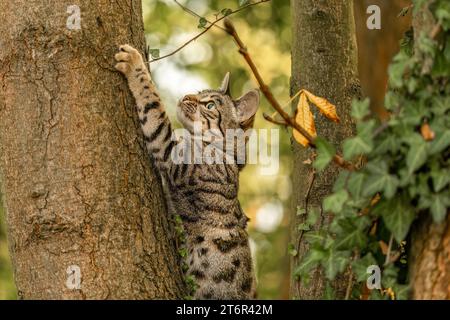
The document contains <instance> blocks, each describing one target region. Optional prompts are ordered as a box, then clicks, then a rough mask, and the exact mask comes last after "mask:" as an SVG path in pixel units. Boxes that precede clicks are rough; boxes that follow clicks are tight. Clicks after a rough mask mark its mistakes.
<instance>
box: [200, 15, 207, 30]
mask: <svg viewBox="0 0 450 320" xmlns="http://www.w3.org/2000/svg"><path fill="white" fill-rule="evenodd" d="M207 23H208V21H207V20H206V19H205V18H203V17H201V18H200V19H199V20H198V28H199V29H201V28H204V27H205V26H206V24H207Z"/></svg>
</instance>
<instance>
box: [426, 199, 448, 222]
mask: <svg viewBox="0 0 450 320" xmlns="http://www.w3.org/2000/svg"><path fill="white" fill-rule="evenodd" d="M448 203H449V201H448V197H447V196H446V195H444V194H435V195H433V196H432V197H431V205H430V210H431V214H432V216H433V220H434V222H436V223H441V222H442V221H444V219H445V217H446V215H447V208H446V205H448Z"/></svg>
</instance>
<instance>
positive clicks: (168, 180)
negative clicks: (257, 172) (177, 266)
mask: <svg viewBox="0 0 450 320" xmlns="http://www.w3.org/2000/svg"><path fill="white" fill-rule="evenodd" d="M115 59H116V60H117V64H116V66H115V68H116V69H117V70H118V71H120V72H121V73H122V74H123V75H124V76H125V77H126V79H127V80H128V86H129V88H130V90H131V92H132V93H133V96H134V98H135V100H136V103H137V112H138V116H139V121H140V123H141V126H142V131H143V134H144V139H145V143H146V146H147V149H148V152H149V154H150V156H151V159H152V161H153V163H154V166H155V167H156V169H157V170H158V171H159V174H160V175H161V177H162V180H163V182H164V183H163V184H164V185H165V190H166V197H167V198H168V204H169V211H170V212H173V213H174V214H178V215H179V216H180V217H181V219H182V221H183V228H184V231H185V234H186V249H187V252H188V256H187V265H188V270H187V274H188V275H191V276H193V277H194V278H195V282H196V284H197V290H196V291H195V293H194V298H195V299H252V298H255V295H256V288H255V287H256V282H255V276H254V272H253V264H252V259H251V253H250V247H249V239H248V234H247V231H246V225H247V221H248V218H247V216H246V215H245V214H244V213H243V211H242V209H241V206H240V203H239V200H238V186H239V171H240V170H241V169H242V167H243V165H242V164H239V163H236V162H234V163H228V162H222V163H213V164H205V163H203V164H197V163H192V164H185V163H175V162H174V161H173V159H172V156H171V154H172V152H173V150H174V148H175V147H176V146H178V144H177V142H175V140H174V139H172V136H173V131H172V127H171V123H170V121H169V119H168V117H167V114H166V112H165V109H164V107H163V105H162V103H161V100H160V97H159V95H158V93H157V92H156V88H155V85H154V84H153V82H152V79H151V74H150V72H149V70H148V69H147V67H146V64H145V62H144V60H143V58H142V55H141V54H140V53H139V52H138V51H137V50H136V49H134V48H133V47H131V46H129V45H123V46H120V48H119V52H118V53H117V54H116V55H115ZM229 79H230V77H229V73H227V75H226V76H225V78H224V80H223V82H222V86H221V87H220V89H219V90H204V91H201V92H199V93H197V94H190V95H186V96H185V97H184V98H182V99H181V100H180V102H179V103H178V106H177V117H178V119H179V121H180V123H181V124H182V125H183V126H184V128H185V129H187V130H188V131H189V132H191V133H193V131H194V124H195V123H198V124H200V127H201V130H202V131H207V130H212V131H214V132H216V135H219V137H220V138H222V139H223V138H225V131H226V130H229V129H237V130H239V129H241V130H243V131H244V132H247V130H249V129H251V128H252V126H253V122H254V117H255V114H256V111H257V110H258V106H259V91H258V90H251V91H249V92H247V93H246V94H244V95H243V96H242V97H241V98H239V99H237V100H233V99H232V98H231V95H230V90H229V88H230V86H229ZM192 139H193V138H192ZM192 142H193V143H194V144H195V143H197V144H198V143H200V144H204V143H205V142H204V141H201V140H200V141H199V140H196V141H192ZM233 152H236V149H233ZM233 156H234V158H236V155H235V154H234V155H233Z"/></svg>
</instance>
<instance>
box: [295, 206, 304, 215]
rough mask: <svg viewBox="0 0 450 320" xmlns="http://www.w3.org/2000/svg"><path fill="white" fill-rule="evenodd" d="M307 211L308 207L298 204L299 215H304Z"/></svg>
mask: <svg viewBox="0 0 450 320" xmlns="http://www.w3.org/2000/svg"><path fill="white" fill-rule="evenodd" d="M305 213H306V209H305V208H302V207H300V206H297V215H298V216H302V215H304V214H305Z"/></svg>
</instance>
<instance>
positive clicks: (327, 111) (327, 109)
mask: <svg viewBox="0 0 450 320" xmlns="http://www.w3.org/2000/svg"><path fill="white" fill-rule="evenodd" d="M303 92H304V93H305V94H306V96H307V97H308V100H309V101H310V102H312V103H314V104H315V105H316V107H317V108H318V109H319V110H320V112H321V113H322V114H323V115H324V116H325V117H327V118H328V119H330V120H331V121H334V122H339V121H340V120H339V117H338V115H337V112H336V106H335V105H334V104H332V103H331V102H329V101H328V100H327V99H324V98H321V97H318V96H315V95H313V94H312V93H311V92H309V91H308V90H303Z"/></svg>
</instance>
